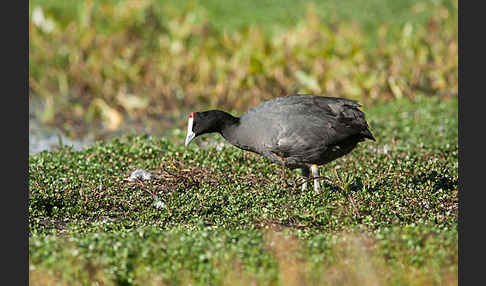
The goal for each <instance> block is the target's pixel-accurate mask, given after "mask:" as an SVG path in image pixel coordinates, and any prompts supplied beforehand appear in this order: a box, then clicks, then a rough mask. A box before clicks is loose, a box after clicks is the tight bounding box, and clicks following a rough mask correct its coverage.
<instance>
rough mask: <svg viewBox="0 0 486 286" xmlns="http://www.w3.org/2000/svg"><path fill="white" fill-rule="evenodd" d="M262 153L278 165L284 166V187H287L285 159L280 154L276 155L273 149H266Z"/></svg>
mask: <svg viewBox="0 0 486 286" xmlns="http://www.w3.org/2000/svg"><path fill="white" fill-rule="evenodd" d="M262 155H263V156H265V157H267V158H268V159H270V160H271V161H272V162H274V163H277V164H278V165H280V166H282V169H281V170H282V178H283V180H284V187H285V188H286V187H287V180H286V178H285V160H284V159H282V158H281V157H280V156H277V155H275V154H274V153H273V152H271V151H264V152H262Z"/></svg>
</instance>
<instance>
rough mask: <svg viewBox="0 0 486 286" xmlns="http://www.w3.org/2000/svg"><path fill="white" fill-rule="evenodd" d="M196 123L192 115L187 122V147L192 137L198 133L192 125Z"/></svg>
mask: <svg viewBox="0 0 486 286" xmlns="http://www.w3.org/2000/svg"><path fill="white" fill-rule="evenodd" d="M193 124H194V118H192V117H190V118H189V121H188V122H187V136H186V144H185V145H186V147H187V145H189V143H191V141H192V139H194V137H196V133H194V132H192V125H193Z"/></svg>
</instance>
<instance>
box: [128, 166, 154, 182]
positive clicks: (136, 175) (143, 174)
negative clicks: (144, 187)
mask: <svg viewBox="0 0 486 286" xmlns="http://www.w3.org/2000/svg"><path fill="white" fill-rule="evenodd" d="M151 177H152V175H150V173H149V172H147V171H145V170H141V169H138V170H135V171H133V172H132V174H131V175H130V177H129V178H128V180H129V181H130V182H133V181H135V180H136V179H142V180H144V181H145V180H150V178H151Z"/></svg>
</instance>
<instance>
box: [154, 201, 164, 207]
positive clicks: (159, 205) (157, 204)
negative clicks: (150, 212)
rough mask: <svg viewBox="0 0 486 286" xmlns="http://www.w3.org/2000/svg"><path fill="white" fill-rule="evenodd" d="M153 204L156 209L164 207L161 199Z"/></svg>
mask: <svg viewBox="0 0 486 286" xmlns="http://www.w3.org/2000/svg"><path fill="white" fill-rule="evenodd" d="M154 206H155V207H156V208H158V209H163V208H165V203H164V202H163V201H156V202H155V204H154Z"/></svg>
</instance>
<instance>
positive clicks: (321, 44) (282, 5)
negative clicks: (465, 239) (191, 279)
mask: <svg viewBox="0 0 486 286" xmlns="http://www.w3.org/2000/svg"><path fill="white" fill-rule="evenodd" d="M29 3H30V29H29V31H30V33H29V40H30V48H29V56H30V58H29V84H30V97H29V98H30V102H31V109H32V110H33V111H32V112H31V113H32V114H35V116H36V118H38V119H39V121H41V122H42V124H48V125H50V126H56V127H58V128H60V129H61V130H63V131H64V132H65V133H67V134H69V135H70V136H83V135H86V134H87V133H96V134H97V135H96V136H97V138H99V137H102V136H103V135H106V134H110V133H112V132H117V131H118V132H119V133H120V132H124V131H126V132H128V131H131V132H146V133H153V134H163V131H164V130H165V129H166V128H172V127H182V126H183V124H184V119H185V117H186V116H187V113H188V112H190V111H192V110H200V109H208V108H219V109H225V110H228V111H232V112H234V113H236V114H240V113H242V112H244V111H245V110H246V109H248V108H250V107H252V106H255V105H257V104H258V103H260V102H261V101H263V100H265V99H269V98H272V97H276V96H282V95H286V94H289V93H293V92H313V93H316V94H320V95H329V96H338V97H347V98H353V99H358V100H360V101H361V102H362V103H364V104H366V105H369V104H374V103H376V102H378V101H382V100H390V99H394V98H400V97H410V98H414V96H416V95H417V94H418V93H421V94H426V95H431V96H432V95H438V94H439V95H442V96H451V95H456V94H457V86H458V72H457V65H458V57H457V49H458V44H457V1H448V0H439V1H432V0H426V1H413V0H401V1H378V0H370V1H358V0H351V1H337V0H329V1H299V2H298V4H297V3H296V2H295V1H290V0H282V1H269V0H265V1H234V0H231V1H224V2H222V1H216V0H208V1H192V0H178V1H173V0H170V1H155V0H154V1H151V0H140V1H121V0H110V1H93V0H87V1H69V2H65V1H58V0H43V1H39V0H32V1H30V2H29Z"/></svg>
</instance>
